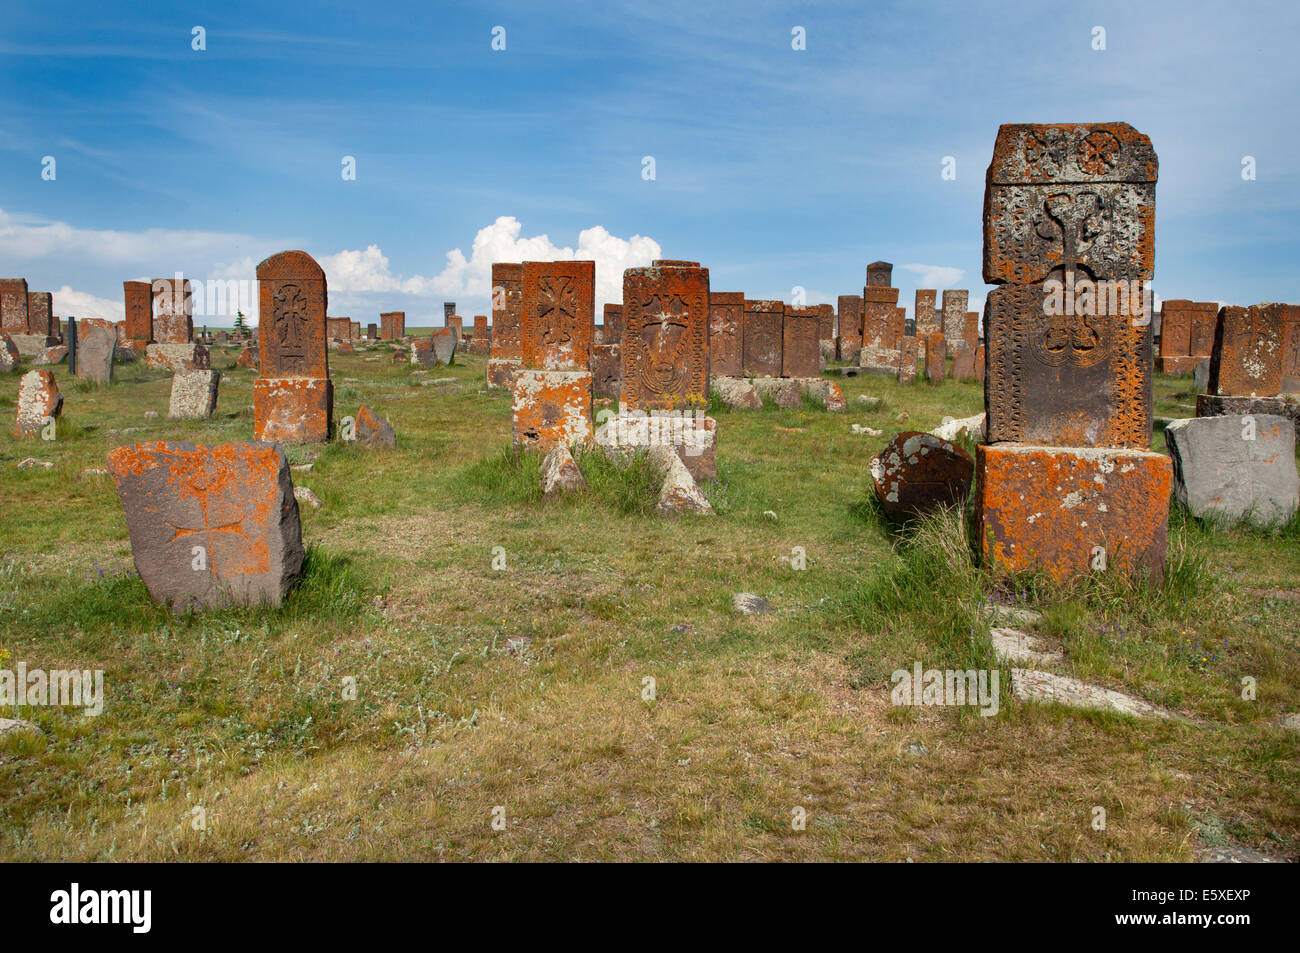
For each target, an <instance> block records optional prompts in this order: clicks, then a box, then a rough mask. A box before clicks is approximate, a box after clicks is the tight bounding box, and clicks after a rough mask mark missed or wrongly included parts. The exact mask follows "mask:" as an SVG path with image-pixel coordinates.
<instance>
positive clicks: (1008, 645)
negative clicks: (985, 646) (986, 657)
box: [989, 628, 1065, 665]
mask: <svg viewBox="0 0 1300 953" xmlns="http://www.w3.org/2000/svg"><path fill="white" fill-rule="evenodd" d="M989 637H990V638H991V639H992V640H993V652H994V654H996V655H998V656H999V657H1000V658H1004V659H1007V660H1008V661H1010V662H1020V663H1022V664H1028V665H1059V664H1060V663H1061V662H1063V661H1065V656H1064V655H1062V654H1061V653H1060V652H1056V651H1053V650H1052V649H1051V648H1049V647H1048V646H1047V643H1046V642H1044V641H1043V640H1042V639H1040V638H1039V637H1038V636H1036V635H1030V634H1029V633H1028V632H1022V631H1020V630H1019V629H1003V628H993V629H990V630H989Z"/></svg>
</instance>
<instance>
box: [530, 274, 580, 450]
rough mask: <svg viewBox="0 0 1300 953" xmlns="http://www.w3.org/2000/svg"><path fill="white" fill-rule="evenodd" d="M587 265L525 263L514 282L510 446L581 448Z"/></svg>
mask: <svg viewBox="0 0 1300 953" xmlns="http://www.w3.org/2000/svg"><path fill="white" fill-rule="evenodd" d="M595 279H596V263H595V262H594V261H526V262H524V264H523V279H522V282H521V311H520V328H519V347H520V361H521V366H520V369H519V370H518V371H517V372H516V373H515V375H514V378H513V380H512V382H511V433H512V436H513V439H514V442H515V444H516V445H520V446H526V447H532V448H538V449H549V448H551V447H553V446H555V445H556V444H564V445H572V444H575V443H584V444H585V443H587V442H588V441H589V440H590V439H591V436H592V425H591V391H592V385H591V343H592V337H593V335H594V333H595V327H596V319H595Z"/></svg>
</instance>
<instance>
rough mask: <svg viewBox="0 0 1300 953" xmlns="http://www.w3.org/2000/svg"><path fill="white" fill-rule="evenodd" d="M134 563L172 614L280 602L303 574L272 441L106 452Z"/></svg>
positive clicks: (293, 509)
mask: <svg viewBox="0 0 1300 953" xmlns="http://www.w3.org/2000/svg"><path fill="white" fill-rule="evenodd" d="M108 469H109V472H110V473H111V474H112V476H113V481H114V483H115V484H116V486H117V493H118V497H119V498H120V499H121V501H122V509H123V510H124V511H125V513H126V525H127V531H128V533H129V534H130V538H131V552H132V555H133V556H134V557H135V566H136V569H137V570H138V571H139V573H140V578H141V579H143V580H144V584H145V587H146V588H147V589H148V590H149V595H150V597H151V598H153V599H154V601H156V602H159V603H163V604H166V605H167V606H169V607H170V608H171V609H172V610H173V611H175V612H183V611H185V610H187V609H211V608H220V607H223V606H229V605H258V604H269V605H273V606H278V605H279V604H280V603H281V602H282V600H283V599H284V597H285V595H286V594H287V593H288V592H289V590H290V589H291V588H292V587H293V585H294V584H295V583H296V582H297V581H298V578H299V577H300V576H301V574H302V563H303V546H302V524H301V522H300V520H299V516H298V503H297V500H295V499H294V492H293V482H292V480H291V479H290V476H289V464H288V461H287V460H286V459H285V456H284V452H283V451H282V450H280V448H279V447H278V446H276V445H274V444H267V443H257V442H239V443H229V444H225V445H222V446H218V447H207V446H203V445H201V444H193V443H185V442H171V441H167V442H163V441H157V442H153V443H142V444H135V445H133V446H126V447H118V448H117V449H116V450H114V451H112V452H111V453H110V454H109V455H108Z"/></svg>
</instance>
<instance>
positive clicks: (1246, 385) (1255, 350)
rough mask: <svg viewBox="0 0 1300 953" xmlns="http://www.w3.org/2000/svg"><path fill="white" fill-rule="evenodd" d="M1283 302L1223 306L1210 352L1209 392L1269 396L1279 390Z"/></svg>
mask: <svg viewBox="0 0 1300 953" xmlns="http://www.w3.org/2000/svg"><path fill="white" fill-rule="evenodd" d="M1285 315H1286V305H1281V304H1259V305H1251V306H1250V307H1249V308H1238V307H1232V306H1229V307H1225V308H1223V309H1222V310H1221V311H1220V312H1219V321H1218V327H1217V330H1216V333H1215V337H1214V353H1213V354H1212V355H1211V356H1210V393H1211V394H1217V395H1219V396H1221V397H1272V396H1274V395H1276V394H1280V393H1282V341H1283V329H1284V326H1285V320H1284V319H1285Z"/></svg>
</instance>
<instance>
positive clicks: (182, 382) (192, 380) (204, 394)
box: [167, 370, 221, 420]
mask: <svg viewBox="0 0 1300 953" xmlns="http://www.w3.org/2000/svg"><path fill="white" fill-rule="evenodd" d="M220 383H221V372H220V371H213V370H205V371H180V372H178V373H176V374H174V375H172V396H171V403H170V406H169V407H168V410H167V416H168V417H169V418H171V419H173V420H206V419H207V418H209V417H211V416H212V414H213V412H215V411H216V409H217V388H218V386H219V385H220Z"/></svg>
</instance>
